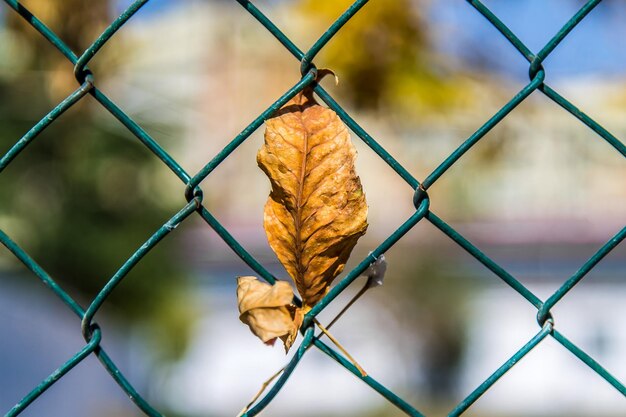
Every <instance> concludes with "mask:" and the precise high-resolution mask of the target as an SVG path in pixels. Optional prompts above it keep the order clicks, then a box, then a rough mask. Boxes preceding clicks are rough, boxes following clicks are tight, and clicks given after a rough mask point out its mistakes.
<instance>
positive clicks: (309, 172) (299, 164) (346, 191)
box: [257, 88, 367, 312]
mask: <svg viewBox="0 0 626 417" xmlns="http://www.w3.org/2000/svg"><path fill="white" fill-rule="evenodd" d="M265 124H266V130H265V142H264V144H263V146H262V147H261V149H260V150H259V153H258V154H257V162H258V164H259V167H260V168H261V169H262V170H263V171H264V172H265V173H266V174H267V176H268V177H269V179H270V183H271V186H272V190H271V193H270V195H269V198H268V200H267V203H266V205H265V212H264V226H265V232H266V234H267V238H268V241H269V244H270V246H271V247H272V249H273V250H274V252H275V253H276V255H277V256H278V259H279V260H280V262H281V263H282V264H283V265H284V267H285V269H286V270H287V272H288V273H289V275H291V277H292V278H293V280H294V282H295V283H296V287H297V289H298V292H299V293H300V295H301V296H302V299H303V309H304V311H305V312H306V311H308V310H309V309H310V308H311V307H312V306H313V305H314V304H315V303H317V302H318V301H319V300H320V299H321V298H322V297H323V296H324V295H326V293H327V292H328V289H329V287H330V284H331V282H332V281H333V279H334V278H335V277H336V276H337V275H338V274H339V273H341V271H342V270H343V267H344V265H345V263H346V261H347V260H348V257H349V256H350V252H351V251H352V249H353V248H354V245H356V242H357V240H358V239H359V237H361V236H362V235H363V234H364V233H365V231H366V229H367V204H366V202H365V195H364V193H363V189H362V187H361V181H360V179H359V177H358V176H357V175H356V173H355V169H354V161H355V159H356V150H355V149H354V146H353V145H352V142H351V140H350V135H349V133H348V129H347V127H346V126H345V125H344V124H343V122H342V121H341V120H340V119H339V117H338V116H337V114H336V113H335V112H334V111H332V110H331V109H328V108H326V107H323V106H320V105H319V104H318V103H316V102H315V99H314V98H313V92H312V90H311V89H310V88H306V89H305V90H304V91H302V92H301V93H299V94H298V95H296V96H295V97H294V98H293V99H292V100H291V101H290V102H288V103H287V104H286V105H285V106H283V108H282V109H280V110H279V111H278V112H277V113H276V114H275V116H274V117H272V118H271V119H268V120H267V121H266V123H265Z"/></svg>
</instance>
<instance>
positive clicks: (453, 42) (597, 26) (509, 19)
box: [430, 0, 626, 78]
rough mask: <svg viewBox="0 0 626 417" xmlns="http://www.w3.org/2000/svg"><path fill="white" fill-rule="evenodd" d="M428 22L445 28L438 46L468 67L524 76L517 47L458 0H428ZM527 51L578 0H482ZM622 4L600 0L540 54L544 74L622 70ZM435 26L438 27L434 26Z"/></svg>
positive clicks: (625, 16) (625, 8) (625, 32)
mask: <svg viewBox="0 0 626 417" xmlns="http://www.w3.org/2000/svg"><path fill="white" fill-rule="evenodd" d="M433 4H434V8H433V10H432V14H431V19H430V22H431V23H434V24H435V26H436V27H442V28H443V30H445V36H441V37H439V38H438V39H437V40H436V42H437V46H438V48H439V49H441V50H443V51H445V52H447V53H451V54H453V55H457V56H460V57H463V60H464V61H465V62H467V63H468V65H472V66H479V67H480V66H483V67H486V68H491V69H493V70H495V71H497V72H501V73H503V75H505V76H507V75H508V76H512V77H515V78H518V77H527V74H528V64H527V63H526V61H525V59H524V58H523V57H522V56H521V55H520V54H519V53H518V52H517V50H516V49H515V48H514V47H513V46H512V45H510V44H509V43H508V41H507V40H506V39H505V38H504V37H503V36H501V35H500V34H499V32H498V31H497V30H496V29H495V28H494V27H493V26H492V25H491V24H490V23H489V22H488V21H487V20H486V19H485V18H484V17H483V16H482V15H481V14H480V13H478V11H476V10H475V9H474V8H473V7H471V5H469V4H468V3H466V2H464V1H454V2H453V1H439V2H433ZM484 4H485V5H487V6H488V7H489V8H490V9H491V10H492V12H494V13H495V14H496V15H497V16H498V17H499V18H500V20H502V21H503V22H504V23H505V24H506V25H507V26H509V28H510V29H511V30H512V31H513V32H514V33H515V34H516V35H517V36H518V37H519V38H520V39H521V40H522V42H524V43H525V44H526V45H527V46H528V47H529V48H530V49H531V50H532V51H533V52H538V51H539V50H540V49H541V48H542V47H543V46H544V45H545V44H546V42H548V41H549V40H550V38H552V36H554V35H555V34H556V33H557V32H558V30H559V29H560V28H561V27H562V26H563V25H564V24H565V22H567V20H569V18H570V17H571V16H573V15H574V14H575V13H576V12H577V10H578V9H579V8H580V7H581V6H582V5H583V4H584V2H582V1H575V0H550V1H545V0H524V1H512V0H499V1H497V0H493V1H485V2H484ZM625 22H626V4H624V3H623V2H619V3H617V2H604V3H601V4H600V5H598V6H597V7H596V8H595V9H594V10H593V11H591V13H590V14H589V15H588V16H587V17H586V18H585V19H584V20H583V21H582V22H581V23H580V24H579V25H578V26H577V27H576V28H575V29H574V30H573V31H572V32H571V33H570V35H569V36H568V37H567V38H565V40H563V42H562V43H561V44H560V45H559V46H558V47H557V49H556V50H555V51H554V52H553V53H552V54H551V55H550V56H549V57H548V58H547V59H546V61H545V63H544V67H545V68H546V71H547V74H548V76H549V77H551V76H553V77H569V76H581V75H626V48H625V47H624V43H623V40H624V39H626V24H625ZM440 30H441V29H440Z"/></svg>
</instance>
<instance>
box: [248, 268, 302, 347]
mask: <svg viewBox="0 0 626 417" xmlns="http://www.w3.org/2000/svg"><path fill="white" fill-rule="evenodd" d="M237 300H238V304H239V313H240V315H239V319H240V320H241V321H242V322H244V323H245V324H247V325H248V327H250V330H252V333H254V334H255V335H256V336H257V337H258V338H259V339H261V340H262V341H263V342H264V343H266V344H269V345H273V344H274V342H275V341H276V338H277V337H279V338H280V339H281V340H282V341H283V343H284V345H285V350H289V348H290V347H291V345H292V344H293V341H294V340H295V339H296V336H297V332H298V328H299V327H300V323H301V322H302V314H301V312H300V311H299V310H297V309H296V307H295V306H293V305H292V304H291V302H292V300H293V290H292V289H291V285H289V283H288V282H285V281H277V282H276V283H275V284H274V285H270V284H267V283H265V282H261V281H259V280H258V279H256V278H255V277H239V278H238V279H237Z"/></svg>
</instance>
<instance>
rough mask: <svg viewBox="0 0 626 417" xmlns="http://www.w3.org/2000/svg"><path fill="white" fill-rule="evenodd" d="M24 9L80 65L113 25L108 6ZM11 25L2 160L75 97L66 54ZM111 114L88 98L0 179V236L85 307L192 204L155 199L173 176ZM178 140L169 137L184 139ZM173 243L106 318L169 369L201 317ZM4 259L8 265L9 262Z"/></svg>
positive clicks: (107, 67)
mask: <svg viewBox="0 0 626 417" xmlns="http://www.w3.org/2000/svg"><path fill="white" fill-rule="evenodd" d="M27 7H29V9H30V10H31V11H32V12H33V14H35V15H36V16H37V17H39V18H40V19H41V20H42V21H43V22H44V23H45V24H46V25H48V26H49V27H50V28H51V29H52V30H53V31H54V32H55V33H57V34H58V35H59V36H60V38H61V39H63V41H64V42H66V43H67V44H68V45H69V46H70V47H71V48H72V49H73V50H74V51H75V52H76V53H77V55H80V51H82V50H84V49H85V48H86V47H88V46H89V44H90V43H91V42H93V40H94V39H95V38H96V37H97V36H98V35H99V33H101V32H102V30H103V29H104V28H105V27H106V26H107V25H108V24H109V23H110V22H111V21H112V19H113V18H114V16H112V13H111V11H112V9H111V7H112V5H111V3H110V2H109V1H97V2H85V1H82V0H64V1H55V2H49V1H45V0H38V1H29V2H28V4H27ZM5 18H6V26H7V33H8V35H5V36H9V37H10V39H11V41H12V42H13V45H15V46H16V51H19V53H18V54H17V55H14V56H13V59H14V60H15V61H16V62H15V63H14V67H13V68H9V70H8V71H6V72H4V73H3V75H2V76H0V96H1V97H2V100H1V101H0V152H2V153H4V152H6V151H8V150H9V149H10V147H11V146H12V145H13V144H14V143H15V142H16V141H17V140H18V139H19V138H20V137H21V136H22V135H24V134H25V133H26V132H27V131H28V130H29V129H30V128H31V127H32V126H33V125H34V124H35V123H37V122H38V121H39V119H41V118H42V117H43V116H44V115H45V114H46V113H47V112H48V111H50V110H51V109H52V108H53V107H54V106H56V105H57V104H58V103H59V102H60V101H61V100H62V99H63V98H64V97H65V96H67V95H69V94H70V93H71V92H72V91H73V90H74V89H76V88H77V87H78V84H77V82H76V80H75V79H74V76H73V71H72V70H73V68H72V65H71V64H70V63H69V62H68V61H67V60H66V59H65V57H63V56H62V55H61V53H59V51H57V50H56V49H55V48H54V47H53V46H52V45H51V44H50V43H49V42H48V41H46V40H45V39H44V38H43V37H42V36H41V35H40V34H39V33H38V32H36V31H35V30H34V29H33V28H32V27H30V25H28V24H27V23H26V22H25V21H24V20H23V19H22V18H21V17H20V16H18V15H17V13H14V12H13V11H10V10H9V11H7V13H6V16H5ZM119 56H120V52H119V50H116V51H113V52H110V51H106V49H105V50H103V51H102V52H101V53H100V54H98V56H96V58H95V59H94V60H93V63H90V65H89V66H90V68H91V69H92V70H93V72H94V74H95V79H96V85H99V84H101V83H102V82H103V81H105V80H107V79H108V78H109V77H112V76H114V74H115V68H116V66H115V62H116V60H117V59H118V58H119ZM106 113H107V112H106V110H104V109H103V108H101V107H100V106H99V104H97V103H96V101H95V100H94V99H93V98H92V97H90V96H87V97H85V98H84V99H83V100H81V101H80V102H79V103H78V104H77V105H75V106H74V107H72V108H71V109H70V110H68V111H67V112H66V113H65V114H64V115H62V116H61V117H60V119H58V120H57V121H55V122H54V123H53V124H52V125H51V126H50V127H49V128H47V129H46V130H45V131H44V132H43V133H42V134H41V135H39V136H38V137H37V138H36V139H35V141H34V142H33V143H31V144H30V145H29V146H28V147H27V148H26V150H24V151H23V152H22V153H21V154H19V155H18V156H17V158H16V159H15V160H14V161H13V163H12V164H10V165H9V166H8V167H7V168H6V169H5V170H4V171H3V172H2V175H1V176H0V200H1V201H2V204H1V205H0V219H1V220H2V223H0V227H2V229H3V230H5V231H6V232H7V233H8V234H9V235H10V236H11V237H12V238H13V239H15V240H16V242H17V243H18V245H20V246H21V247H22V248H24V249H25V250H26V251H27V252H28V253H29V254H30V255H31V256H32V257H33V258H34V259H35V261H37V262H38V263H39V264H41V265H42V266H43V268H44V269H45V270H46V271H48V272H49V273H50V274H51V275H52V276H53V278H55V279H56V280H57V281H58V282H59V283H60V284H61V285H62V286H63V287H64V288H66V289H67V290H68V291H69V292H70V294H71V295H72V296H74V297H75V298H77V299H78V300H79V301H80V302H81V304H82V305H83V306H84V307H86V306H87V305H88V304H89V303H90V301H91V300H92V299H93V297H94V296H95V295H96V294H97V293H98V291H99V290H100V289H101V288H102V287H103V286H104V284H105V283H106V282H107V281H108V280H109V279H110V277H111V276H112V275H113V274H114V273H115V271H116V270H117V269H118V268H119V267H120V266H121V265H122V264H123V263H124V261H125V260H126V259H127V258H128V257H129V256H130V255H131V254H132V253H133V252H134V251H135V250H137V249H138V248H139V247H140V246H141V245H142V244H143V243H144V242H145V241H146V240H147V239H148V237H149V236H150V235H151V234H152V233H154V231H156V230H157V229H158V228H159V227H160V226H161V225H162V224H163V223H164V222H165V221H166V220H167V219H168V218H169V217H171V216H172V215H173V214H174V213H175V212H176V211H177V210H178V209H179V208H180V207H181V206H182V203H184V200H183V199H182V197H181V205H180V206H173V205H172V203H171V201H169V202H163V201H161V200H159V199H158V198H156V197H155V195H158V194H159V191H160V190H159V187H162V185H161V184H159V183H158V180H157V179H156V174H157V173H158V172H160V171H162V170H165V169H166V168H165V167H164V166H163V165H162V164H161V163H160V162H159V161H158V160H157V159H156V157H154V156H153V155H152V154H151V153H150V152H149V151H148V150H147V149H146V148H145V147H144V146H143V145H142V144H141V143H140V142H139V141H138V140H137V139H136V138H135V137H134V136H132V134H130V132H128V131H126V130H125V128H123V127H121V126H119V128H118V127H117V125H115V123H116V122H115V121H113V118H112V116H110V115H107V114H106ZM143 127H144V128H145V129H146V130H147V131H150V126H146V125H145V124H144V125H143ZM160 129H161V131H162V130H163V127H160ZM170 129H171V132H168V133H170V134H171V135H172V136H173V135H174V134H175V132H176V129H177V127H175V126H173V127H171V128H170ZM161 193H162V191H161ZM171 243H172V241H171V238H166V239H165V240H164V241H163V242H162V243H161V244H159V246H158V248H157V249H156V253H150V254H148V255H147V257H145V258H144V260H142V262H140V264H139V265H138V266H137V267H135V268H134V269H133V270H132V271H131V272H130V273H129V275H128V276H127V277H126V278H125V280H124V281H122V283H121V284H120V285H119V288H118V290H116V291H114V292H113V294H112V295H111V297H110V298H109V299H108V300H107V301H106V303H105V304H104V306H103V308H102V309H101V313H99V315H100V314H106V315H108V316H109V317H112V318H113V319H117V321H118V322H119V324H120V325H122V326H127V325H128V326H131V325H134V324H141V325H142V326H147V329H148V331H147V333H148V334H151V335H154V338H155V340H154V342H155V343H154V344H155V346H154V349H152V350H153V351H155V352H156V355H157V356H161V357H162V358H165V359H167V358H170V359H171V358H176V357H179V356H180V355H181V354H182V353H183V351H184V349H185V346H186V341H187V340H188V336H189V332H190V326H191V317H192V316H193V312H192V311H191V307H190V304H189V302H188V300H187V299H186V296H185V293H186V291H187V286H186V282H187V280H186V273H185V271H184V268H182V262H180V261H178V262H177V261H176V258H177V255H178V254H177V253H176V251H175V248H174V247H173V245H172V244H171ZM0 256H3V257H7V258H8V252H6V251H1V252H0ZM11 259H13V258H11ZM14 266H15V269H16V270H22V271H23V269H22V267H21V266H18V265H17V264H15V265H14ZM27 275H29V278H32V279H35V278H34V277H30V274H27ZM51 296H52V295H51ZM96 320H98V317H96Z"/></svg>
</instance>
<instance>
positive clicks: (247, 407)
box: [237, 365, 287, 417]
mask: <svg viewBox="0 0 626 417" xmlns="http://www.w3.org/2000/svg"><path fill="white" fill-rule="evenodd" d="M286 367H287V365H285V366H283V367H282V368H280V369H279V370H278V372H276V373H275V374H274V375H272V376H271V377H269V378H268V379H267V380H266V381H265V382H264V383H263V385H261V389H260V390H259V392H257V393H256V395H255V396H254V397H252V400H250V402H249V403H248V404H247V405H246V406H245V407H244V408H243V410H241V411H240V412H239V414H237V417H241V416H242V415H244V414H245V413H247V412H248V410H249V409H250V406H251V405H252V404H254V403H255V402H256V400H258V399H259V397H260V396H261V394H263V392H264V391H265V389H266V388H267V386H268V385H269V384H270V383H271V382H272V381H273V380H274V379H276V377H277V376H278V375H280V374H282V373H283V371H284V370H285V368H286Z"/></svg>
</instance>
